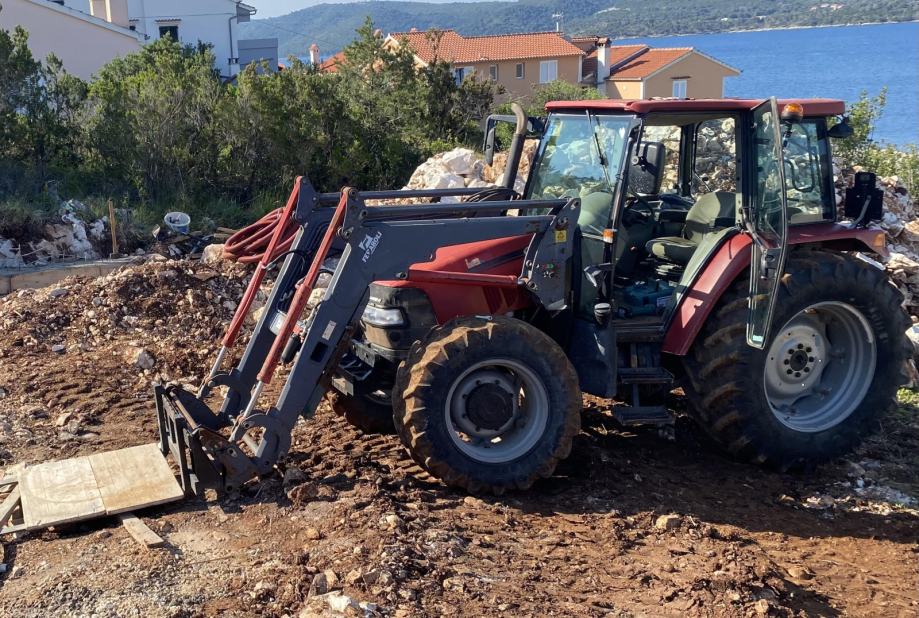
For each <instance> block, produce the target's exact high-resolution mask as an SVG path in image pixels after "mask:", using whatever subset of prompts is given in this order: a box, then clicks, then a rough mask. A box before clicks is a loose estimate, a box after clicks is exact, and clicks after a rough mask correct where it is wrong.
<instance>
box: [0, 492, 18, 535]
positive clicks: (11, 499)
mask: <svg viewBox="0 0 919 618" xmlns="http://www.w3.org/2000/svg"><path fill="white" fill-rule="evenodd" d="M17 506H19V487H14V488H13V491H11V492H10V495H8V496H7V497H6V498H5V499H4V500H3V503H0V526H2V525H3V524H5V523H6V520H8V519H10V518H11V517H12V516H13V511H15V510H16V507H17Z"/></svg>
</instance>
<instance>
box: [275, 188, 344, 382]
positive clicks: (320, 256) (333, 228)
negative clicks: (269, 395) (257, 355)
mask: <svg viewBox="0 0 919 618" xmlns="http://www.w3.org/2000/svg"><path fill="white" fill-rule="evenodd" d="M352 191H353V189H349V188H345V189H342V192H341V198H339V200H338V207H337V208H336V209H335V214H334V215H332V221H331V223H329V227H328V229H326V232H325V234H324V235H323V237H322V242H321V243H320V245H319V249H318V250H317V251H316V255H315V256H314V257H313V263H312V264H311V265H310V269H309V271H307V273H306V277H304V279H303V281H302V282H301V283H300V287H298V288H297V291H296V293H295V294H294V298H293V300H291V301H290V308H289V309H288V310H287V319H285V320H284V324H283V325H281V328H280V330H279V331H278V333H277V336H276V337H275V338H274V344H273V345H272V346H271V351H270V352H269V353H268V356H267V357H266V358H265V363H264V364H263V365H262V369H261V371H259V374H258V380H259V382H260V383H262V384H269V383H271V378H272V376H274V370H275V368H276V367H277V366H278V361H279V360H280V359H281V352H282V351H283V350H284V346H285V345H287V340H288V339H290V336H291V334H292V333H293V332H294V328H295V327H296V325H297V320H299V319H300V314H301V313H303V310H304V309H306V303H307V302H309V298H310V294H311V293H312V291H313V286H315V285H316V279H318V278H319V269H320V268H321V267H322V262H323V261H324V260H325V259H326V257H327V256H328V254H329V249H331V247H332V241H333V239H334V238H335V234H336V233H337V232H338V228H339V227H341V224H342V222H343V221H344V219H345V209H346V208H347V207H348V195H349V194H350V193H351V192H352Z"/></svg>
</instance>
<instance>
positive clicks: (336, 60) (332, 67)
mask: <svg viewBox="0 0 919 618" xmlns="http://www.w3.org/2000/svg"><path fill="white" fill-rule="evenodd" d="M344 61H345V53H344V52H338V53H337V54H335V55H334V56H329V57H328V58H326V59H325V60H323V61H322V62H320V63H319V70H320V71H322V72H323V73H338V65H339V64H340V63H342V62H344Z"/></svg>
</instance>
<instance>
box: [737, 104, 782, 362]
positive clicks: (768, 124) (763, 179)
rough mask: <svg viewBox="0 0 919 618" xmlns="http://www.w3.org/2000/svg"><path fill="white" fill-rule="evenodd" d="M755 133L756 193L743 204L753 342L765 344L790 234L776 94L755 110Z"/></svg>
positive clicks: (749, 337)
mask: <svg viewBox="0 0 919 618" xmlns="http://www.w3.org/2000/svg"><path fill="white" fill-rule="evenodd" d="M752 132H753V139H752V142H753V149H752V152H751V153H750V154H751V155H752V159H753V166H752V167H753V174H752V183H751V185H749V186H750V187H751V192H750V194H749V195H747V196H745V207H744V209H743V214H744V225H745V227H746V229H747V232H748V233H749V234H750V236H751V237H752V239H753V254H752V256H751V262H750V299H749V308H750V309H749V317H748V320H747V343H748V344H749V345H751V346H753V347H754V348H759V349H762V348H763V347H765V345H766V341H767V338H768V336H769V325H770V323H771V322H772V314H773V311H774V309H775V301H776V297H777V292H778V285H779V280H780V279H781V276H782V271H783V269H784V268H785V252H786V247H787V237H788V197H787V195H786V192H785V166H784V164H783V156H784V155H783V146H782V131H781V119H780V116H779V109H778V104H777V102H776V100H775V97H772V98H771V99H769V100H768V101H766V102H764V103H763V104H762V105H760V106H759V107H757V108H756V109H755V110H753V126H752ZM748 152H749V151H748ZM748 169H749V168H748Z"/></svg>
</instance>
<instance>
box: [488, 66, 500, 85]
mask: <svg viewBox="0 0 919 618" xmlns="http://www.w3.org/2000/svg"><path fill="white" fill-rule="evenodd" d="M488 77H490V78H491V80H492V81H495V82H496V81H498V65H497V64H493V65H491V66H490V67H488Z"/></svg>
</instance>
